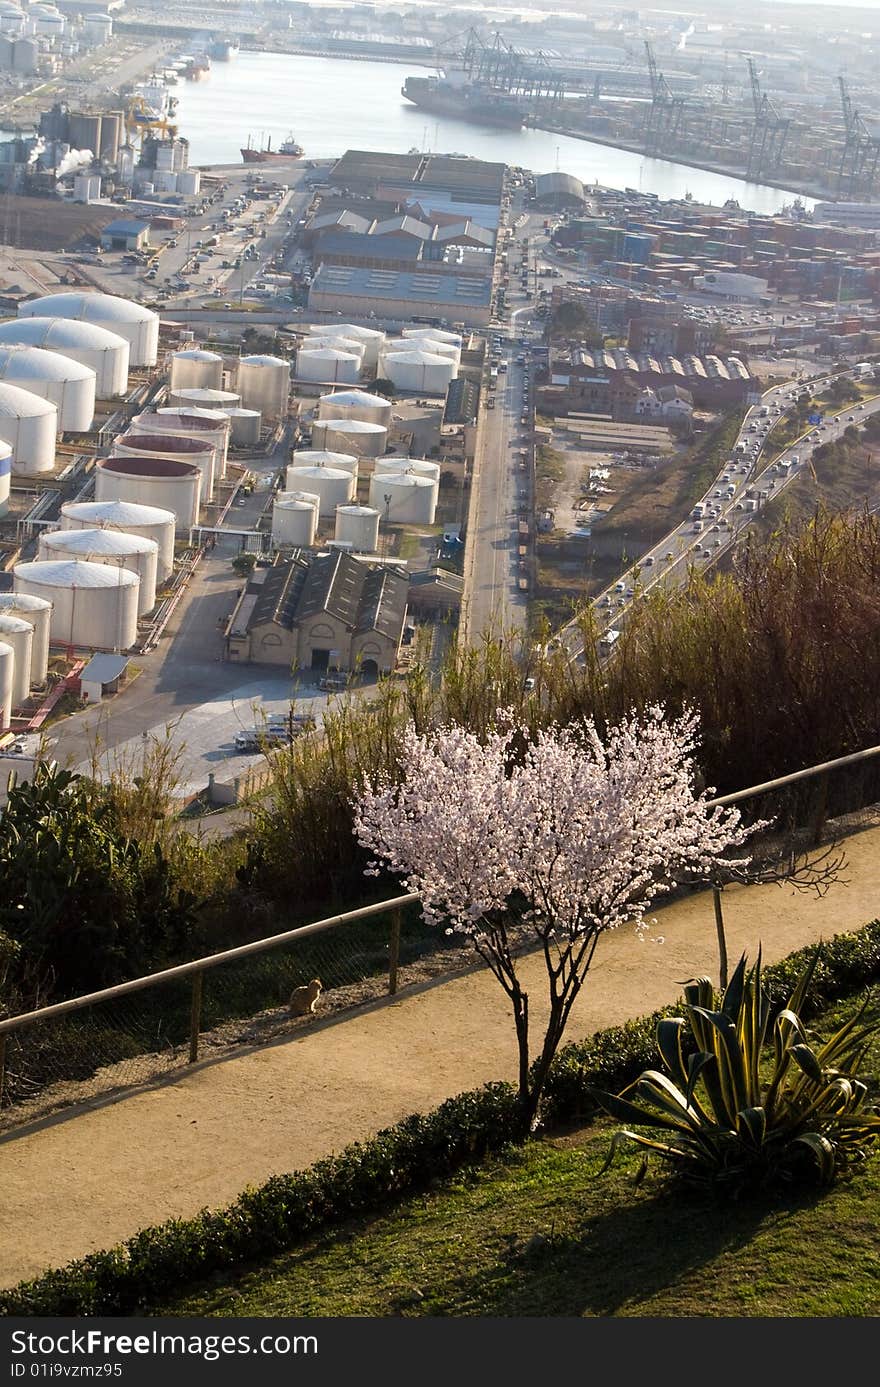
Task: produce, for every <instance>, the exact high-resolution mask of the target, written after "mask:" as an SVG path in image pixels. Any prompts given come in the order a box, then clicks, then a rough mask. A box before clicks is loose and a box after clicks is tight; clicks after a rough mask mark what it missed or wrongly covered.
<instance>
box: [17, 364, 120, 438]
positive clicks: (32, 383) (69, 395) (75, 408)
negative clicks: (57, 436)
mask: <svg viewBox="0 0 880 1387" xmlns="http://www.w3.org/2000/svg"><path fill="white" fill-rule="evenodd" d="M0 380H3V381H5V382H6V383H7V384H10V385H19V386H20V387H21V388H22V389H23V390H29V391H31V392H32V394H34V395H40V396H41V397H42V398H43V399H45V400H48V401H49V402H50V403H51V404H53V405H54V406H55V408H56V409H57V411H58V421H57V422H58V429H59V431H62V432H63V431H65V430H70V431H71V432H72V433H87V432H88V430H89V429H90V428H91V427H92V423H93V422H94V418H95V393H96V384H97V376H96V374H95V372H94V371H93V370H92V368H91V367H90V366H84V365H83V364H82V362H80V361H74V360H73V359H72V358H71V357H69V356H61V355H60V354H59V353H58V352H47V351H44V350H43V348H42V347H28V346H25V345H24V344H23V343H20V342H15V343H0Z"/></svg>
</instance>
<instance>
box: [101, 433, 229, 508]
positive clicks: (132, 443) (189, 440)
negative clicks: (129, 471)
mask: <svg viewBox="0 0 880 1387" xmlns="http://www.w3.org/2000/svg"><path fill="white" fill-rule="evenodd" d="M112 455H113V457H117V458H139V457H152V458H173V459H174V460H175V461H177V462H188V463H190V464H192V465H193V466H194V467H198V469H199V471H200V472H201V474H202V495H201V499H202V501H213V499H214V476H215V470H216V464H217V452H216V449H215V448H214V446H213V444H211V443H205V442H203V440H202V439H200V438H196V436H195V435H194V434H174V433H138V432H137V431H135V430H134V429H133V430H132V431H131V432H130V433H125V434H121V435H120V436H119V437H118V438H116V439H114V442H113V454H112Z"/></svg>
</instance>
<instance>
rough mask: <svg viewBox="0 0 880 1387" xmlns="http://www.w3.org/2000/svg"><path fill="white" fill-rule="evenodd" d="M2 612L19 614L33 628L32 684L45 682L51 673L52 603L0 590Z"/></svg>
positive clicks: (24, 594) (4, 613)
mask: <svg viewBox="0 0 880 1387" xmlns="http://www.w3.org/2000/svg"><path fill="white" fill-rule="evenodd" d="M0 613H2V614H3V616H18V617H21V619H22V621H26V622H27V623H28V625H29V626H31V627H32V628H33V632H34V635H33V641H32V643H31V666H30V680H31V684H45V682H46V675H47V674H48V673H49V623H50V620H51V617H52V603H51V602H46V601H45V599H44V598H42V597H31V596H29V594H28V593H24V592H0Z"/></svg>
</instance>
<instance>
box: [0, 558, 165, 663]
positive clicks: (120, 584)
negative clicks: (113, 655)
mask: <svg viewBox="0 0 880 1387" xmlns="http://www.w3.org/2000/svg"><path fill="white" fill-rule="evenodd" d="M13 578H14V582H15V591H16V592H26V593H30V594H31V595H32V596H33V597H45V598H46V599H47V601H50V602H51V603H52V619H51V622H50V631H51V638H52V641H53V642H55V641H57V642H59V643H60V644H62V645H78V646H86V647H91V648H92V649H97V650H128V649H129V648H130V647H131V646H132V645H134V643H135V641H136V640H137V607H138V588H139V587H140V580H139V579H138V576H137V574H136V573H129V571H128V569H127V568H113V567H108V565H107V564H103V563H84V562H82V561H81V560H79V559H55V560H51V561H49V562H45V563H19V564H16V565H15V568H14V569H13Z"/></svg>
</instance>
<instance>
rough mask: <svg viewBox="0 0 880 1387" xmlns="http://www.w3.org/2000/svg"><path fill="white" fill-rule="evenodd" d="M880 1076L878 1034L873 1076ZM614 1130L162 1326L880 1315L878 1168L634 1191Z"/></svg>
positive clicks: (533, 1158)
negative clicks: (822, 1188)
mask: <svg viewBox="0 0 880 1387" xmlns="http://www.w3.org/2000/svg"><path fill="white" fill-rule="evenodd" d="M852 1010H853V1007H852V1006H851V1005H850V1006H841V1007H838V1008H837V1009H836V1010H835V1011H834V1012H833V1013H831V1014H830V1015H829V1016H828V1017H826V1018H825V1019H824V1020H823V1023H822V1024H821V1025H819V1024H817V1026H816V1029H817V1030H818V1031H819V1032H820V1034H830V1032H831V1030H832V1029H835V1028H836V1027H837V1025H839V1024H840V1023H841V1022H842V1020H843V1019H844V1018H845V1017H846V1016H847V1015H849V1014H851V1011H852ZM878 1069H880V1043H878V1041H877V1038H876V1037H875V1039H874V1044H873V1050H872V1054H871V1056H870V1058H869V1061H868V1063H867V1066H866V1069H865V1071H864V1072H865V1073H867V1074H874V1075H876V1074H877V1073H878ZM875 1089H876V1083H875ZM613 1130H615V1128H614V1125H612V1124H611V1123H605V1122H603V1123H599V1124H596V1125H594V1126H592V1127H589V1128H586V1129H583V1130H582V1131H579V1132H575V1133H573V1134H569V1135H565V1136H559V1135H555V1136H553V1135H551V1136H549V1137H545V1138H543V1139H541V1140H536V1141H534V1142H532V1143H530V1144H529V1145H528V1146H527V1147H525V1148H521V1149H517V1150H514V1151H512V1152H511V1154H509V1155H508V1156H507V1157H506V1158H504V1159H497V1160H493V1161H491V1162H488V1163H487V1164H485V1165H483V1166H481V1167H480V1168H479V1169H476V1170H473V1171H467V1172H464V1173H463V1174H461V1175H459V1176H458V1177H457V1178H456V1179H454V1180H451V1181H448V1182H446V1183H444V1184H443V1185H438V1187H437V1188H435V1189H433V1190H431V1191H430V1192H429V1193H427V1194H424V1195H420V1196H416V1197H413V1198H411V1199H408V1200H406V1201H405V1202H403V1203H401V1204H400V1205H399V1206H398V1207H397V1208H395V1209H394V1210H392V1211H390V1212H389V1213H387V1214H385V1215H384V1216H382V1217H374V1218H366V1219H363V1220H358V1221H352V1222H350V1223H348V1224H346V1225H344V1226H343V1227H341V1228H339V1229H336V1230H334V1231H333V1233H328V1234H326V1235H324V1236H322V1237H316V1238H315V1239H313V1240H310V1241H309V1242H307V1243H304V1244H303V1245H302V1246H300V1247H299V1248H297V1249H296V1251H294V1252H290V1253H287V1254H285V1255H283V1256H281V1257H277V1258H275V1259H273V1260H271V1261H268V1262H267V1263H266V1264H264V1265H262V1266H260V1267H258V1268H254V1269H252V1270H251V1271H249V1272H247V1273H244V1274H242V1275H241V1276H239V1277H237V1278H231V1279H230V1280H229V1281H228V1283H227V1284H224V1285H223V1286H217V1285H214V1286H212V1287H211V1288H210V1289H207V1290H203V1291H201V1292H199V1293H196V1294H192V1295H190V1296H188V1297H186V1298H185V1299H180V1300H177V1301H175V1302H173V1303H172V1304H170V1305H165V1306H162V1307H161V1308H160V1309H159V1311H158V1313H162V1314H170V1315H209V1316H224V1315H232V1316H239V1315H253V1316H268V1315H303V1316H334V1315H341V1316H368V1317H379V1316H389V1315H392V1316H393V1315H408V1316H419V1315H434V1316H438V1315H452V1316H470V1315H479V1316H483V1315H487V1316H547V1315H550V1316H556V1315H569V1316H571V1315H574V1316H581V1317H593V1316H612V1317H618V1316H656V1317H663V1318H674V1317H693V1316H702V1317H713V1318H714V1317H722V1316H733V1317H737V1318H742V1317H746V1316H770V1317H780V1316H781V1317H820V1316H821V1317H825V1316H850V1317H851V1316H859V1317H862V1316H875V1315H878V1314H880V1259H878V1256H877V1209H878V1207H880V1159H878V1158H877V1157H876V1156H875V1157H874V1158H873V1159H872V1160H870V1161H869V1162H868V1163H867V1164H866V1165H864V1166H862V1167H860V1168H859V1169H858V1170H857V1171H856V1172H855V1173H854V1175H853V1176H851V1177H845V1178H843V1179H841V1180H840V1181H839V1182H838V1183H837V1184H836V1185H835V1186H834V1187H833V1188H832V1189H831V1190H830V1191H829V1192H827V1193H825V1194H823V1195H821V1196H820V1195H818V1194H817V1193H815V1192H813V1193H808V1194H805V1195H802V1196H800V1197H788V1198H781V1199H780V1198H777V1199H775V1200H773V1199H766V1200H763V1201H760V1202H754V1201H743V1202H741V1203H730V1202H715V1201H714V1200H708V1199H705V1198H703V1199H697V1198H690V1199H688V1198H685V1197H683V1196H681V1195H676V1196H673V1195H672V1194H671V1193H670V1192H669V1191H668V1190H667V1189H665V1188H664V1186H663V1183H662V1178H661V1176H660V1174H659V1171H658V1169H657V1167H653V1170H654V1172H655V1173H654V1174H649V1175H648V1177H647V1179H646V1180H645V1181H644V1183H643V1184H642V1185H641V1186H638V1187H637V1186H636V1184H635V1174H636V1170H637V1167H638V1164H639V1161H638V1158H637V1157H636V1156H635V1155H623V1154H621V1155H620V1156H618V1158H617V1159H616V1161H615V1163H614V1165H613V1166H612V1167H611V1169H610V1170H609V1171H608V1172H606V1173H605V1174H604V1175H600V1174H599V1172H600V1170H601V1167H602V1164H603V1161H604V1160H605V1157H606V1154H607V1152H608V1146H609V1140H610V1136H611V1133H612V1131H613Z"/></svg>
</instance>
